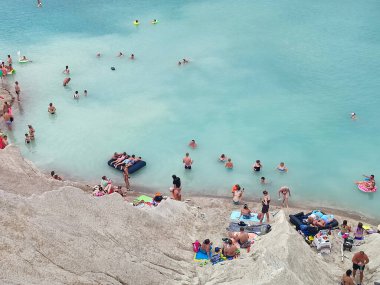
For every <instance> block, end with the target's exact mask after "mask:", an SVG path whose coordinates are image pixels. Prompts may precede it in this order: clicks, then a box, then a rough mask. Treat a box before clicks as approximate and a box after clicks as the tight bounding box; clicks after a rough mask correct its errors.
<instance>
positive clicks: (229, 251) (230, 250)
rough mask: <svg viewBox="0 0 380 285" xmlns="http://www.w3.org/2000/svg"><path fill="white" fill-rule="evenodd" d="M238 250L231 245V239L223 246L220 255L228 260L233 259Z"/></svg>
mask: <svg viewBox="0 0 380 285" xmlns="http://www.w3.org/2000/svg"><path fill="white" fill-rule="evenodd" d="M237 251H238V248H237V247H236V245H234V244H233V243H232V240H231V239H228V240H227V242H226V243H224V244H223V249H222V253H223V255H224V256H226V257H227V258H229V259H232V258H235V257H236V254H237Z"/></svg>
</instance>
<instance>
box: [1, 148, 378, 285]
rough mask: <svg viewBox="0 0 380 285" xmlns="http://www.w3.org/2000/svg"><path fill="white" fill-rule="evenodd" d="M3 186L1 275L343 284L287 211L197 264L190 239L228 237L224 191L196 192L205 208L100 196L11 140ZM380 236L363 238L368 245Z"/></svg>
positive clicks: (25, 280)
mask: <svg viewBox="0 0 380 285" xmlns="http://www.w3.org/2000/svg"><path fill="white" fill-rule="evenodd" d="M0 189H1V190H0V232H1V235H0V267H1V270H0V284H27V285H34V284H36V285H37V284H38V285H41V284H46V285H55V284H72V285H74V284H75V285H79V284H83V285H84V284H85V285H89V284H119V285H120V284H123V285H124V284H255V285H259V284H285V285H286V284H289V285H290V284H292V285H293V284H299V285H301V284H302V285H303V284H337V282H338V277H340V275H341V273H342V271H339V268H338V266H336V265H334V264H327V263H326V262H325V261H324V260H323V259H322V258H319V257H318V256H317V255H316V253H315V252H314V251H313V250H312V249H310V247H309V246H308V245H307V244H306V243H304V242H303V241H302V238H301V236H300V235H298V233H297V232H296V231H294V229H292V228H291V226H290V225H289V224H288V222H287V220H286V217H285V215H284V213H283V212H279V213H278V214H277V215H276V218H275V221H274V223H273V230H272V231H271V232H270V233H269V234H267V235H265V236H263V237H262V238H261V239H260V240H258V241H257V242H256V243H255V245H254V246H253V248H252V251H251V253H249V254H247V253H246V252H245V250H243V251H242V255H241V257H240V258H239V259H237V260H233V261H229V262H225V263H224V264H218V265H215V266H212V265H210V264H208V265H207V266H204V267H199V265H197V264H195V263H194V262H193V260H192V259H193V252H192V247H191V242H193V241H194V240H195V239H200V240H201V239H203V238H208V237H210V238H211V239H212V240H213V241H214V244H215V245H220V242H219V241H220V239H221V238H222V237H223V236H224V234H225V231H224V228H225V227H226V226H227V223H228V218H229V209H228V206H226V205H224V204H223V201H221V200H219V199H209V198H207V199H206V198H203V199H198V200H196V201H195V202H196V204H197V205H200V206H201V207H202V208H201V209H199V208H198V207H194V206H189V205H187V204H185V203H181V202H176V201H172V200H167V201H163V202H162V204H161V205H159V206H158V207H156V208H143V209H139V208H135V207H133V206H132V205H130V204H129V203H127V202H126V201H124V199H123V198H122V197H121V196H120V195H118V194H112V195H109V196H105V197H100V198H96V197H93V196H91V195H90V194H89V193H86V192H84V191H82V190H81V189H79V188H77V187H73V186H67V185H66V184H64V183H62V182H58V181H55V180H52V179H50V178H48V177H46V176H45V175H43V174H42V173H40V172H39V171H38V170H37V169H36V168H35V167H33V165H31V164H30V163H29V162H27V161H25V160H24V159H22V157H21V156H20V155H19V153H18V151H17V149H15V148H13V147H7V148H6V150H5V151H4V152H3V151H0ZM378 236H379V235H377V238H376V237H374V238H373V240H371V241H369V242H368V243H367V244H366V245H365V246H366V247H367V248H365V250H366V251H368V253H369V254H370V255H374V253H375V252H377V251H378V246H379V243H380V239H379V238H378ZM363 248H364V247H363ZM374 259H375V258H372V260H371V264H373V265H371V264H370V270H371V271H370V272H369V273H368V274H372V277H369V278H372V279H374V278H375V277H376V274H378V273H377V272H378V265H379V261H380V259H378V260H374ZM375 265H376V266H377V268H376V267H374V266H375ZM377 276H378V275H377ZM366 284H367V283H366Z"/></svg>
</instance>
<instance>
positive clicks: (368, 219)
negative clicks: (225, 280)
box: [24, 158, 380, 226]
mask: <svg viewBox="0 0 380 285" xmlns="http://www.w3.org/2000/svg"><path fill="white" fill-rule="evenodd" d="M24 159H25V158H24ZM26 160H27V159H26ZM31 163H32V164H33V162H31ZM39 170H40V171H42V170H41V169H39ZM46 171H47V170H46ZM42 172H43V173H45V171H42ZM65 174H67V176H65V178H66V177H67V178H68V179H67V180H65V181H68V182H71V183H79V184H82V185H85V186H87V187H90V189H91V191H92V187H93V186H95V185H97V184H98V182H95V181H91V180H82V179H79V180H78V179H73V178H72V177H70V175H69V174H68V173H65ZM46 175H47V176H49V173H47V174H46ZM49 177H50V176H49ZM132 178H133V176H132ZM115 182H116V183H115V184H116V185H119V184H120V185H121V186H122V187H123V188H125V185H124V181H123V179H122V177H120V179H118V180H116V181H115ZM130 184H131V188H132V189H133V191H129V192H127V198H129V197H138V196H140V195H152V194H154V193H156V192H161V193H162V194H163V195H164V196H168V197H170V192H169V187H170V185H168V187H167V188H166V191H167V192H163V190H162V189H161V188H155V187H149V186H146V185H142V184H133V181H131V180H130ZM199 198H210V199H220V200H222V201H230V203H231V204H232V197H231V196H228V195H216V194H200V193H197V192H193V191H192V189H185V191H184V190H182V202H183V201H185V200H186V199H190V200H192V199H199ZM244 203H249V204H251V205H252V206H253V208H257V209H260V208H261V206H260V201H259V200H258V199H257V198H256V199H250V198H249V196H248V197H246V196H245V195H244V194H243V199H242V202H241V203H240V205H238V206H237V207H238V208H241V206H242V205H243V204H244ZM320 203H323V202H310V201H292V199H289V210H296V211H295V212H294V213H293V212H292V213H289V214H295V213H297V212H301V211H303V212H305V213H307V212H310V211H312V210H315V209H318V210H321V211H324V212H327V213H331V214H333V215H334V216H339V217H347V218H349V219H351V220H357V221H362V222H364V223H368V224H371V225H373V226H377V225H379V224H380V218H376V217H373V216H370V215H367V214H364V213H360V212H357V211H352V210H348V209H345V208H336V207H332V206H322V205H320ZM250 207H251V206H250ZM271 209H272V210H273V209H276V210H278V209H284V210H286V208H282V207H281V202H280V201H279V200H277V195H276V196H274V195H272V200H271ZM287 218H288V217H287Z"/></svg>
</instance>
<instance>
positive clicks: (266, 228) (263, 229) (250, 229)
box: [226, 222, 271, 235]
mask: <svg viewBox="0 0 380 285" xmlns="http://www.w3.org/2000/svg"><path fill="white" fill-rule="evenodd" d="M243 228H244V231H246V232H247V233H255V234H258V235H263V234H266V233H268V232H270V231H271V226H270V225H267V224H262V225H254V226H245V227H243ZM226 230H227V231H228V232H239V231H240V226H239V225H238V223H233V222H231V223H230V224H229V226H228V228H226Z"/></svg>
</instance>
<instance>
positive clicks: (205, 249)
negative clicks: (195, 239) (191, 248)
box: [199, 239, 212, 258]
mask: <svg viewBox="0 0 380 285" xmlns="http://www.w3.org/2000/svg"><path fill="white" fill-rule="evenodd" d="M211 245H212V242H210V240H209V239H205V240H204V241H203V243H202V245H201V247H200V248H199V251H200V252H202V253H204V254H207V256H208V257H209V258H211Z"/></svg>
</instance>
